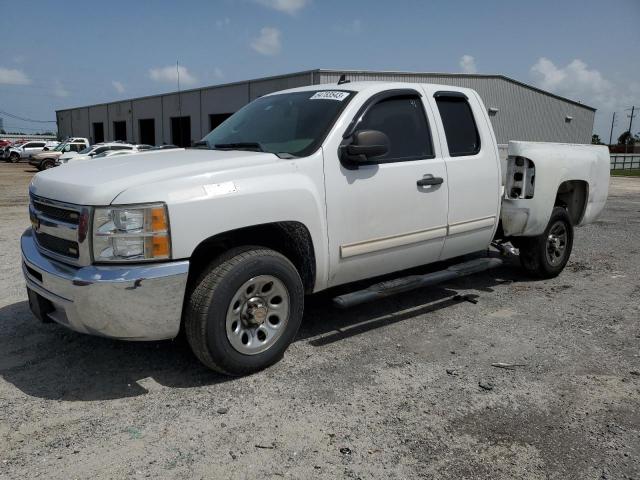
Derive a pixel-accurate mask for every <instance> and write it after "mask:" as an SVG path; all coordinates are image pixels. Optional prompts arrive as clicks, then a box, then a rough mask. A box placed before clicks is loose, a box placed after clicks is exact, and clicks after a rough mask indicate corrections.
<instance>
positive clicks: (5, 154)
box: [1, 141, 25, 162]
mask: <svg viewBox="0 0 640 480" xmlns="http://www.w3.org/2000/svg"><path fill="white" fill-rule="evenodd" d="M23 143H25V142H17V141H16V142H9V143H8V144H7V145H5V146H4V147H3V148H2V155H1V156H2V159H3V160H4V161H5V162H8V161H9V152H10V151H11V148H12V147H18V146H20V145H22V144H23Z"/></svg>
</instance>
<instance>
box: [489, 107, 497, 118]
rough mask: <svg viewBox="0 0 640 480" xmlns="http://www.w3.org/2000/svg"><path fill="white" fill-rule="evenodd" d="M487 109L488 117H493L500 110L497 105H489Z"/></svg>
mask: <svg viewBox="0 0 640 480" xmlns="http://www.w3.org/2000/svg"><path fill="white" fill-rule="evenodd" d="M488 110H489V116H490V117H495V116H496V115H497V114H498V112H499V111H500V109H499V108H498V107H489V108H488Z"/></svg>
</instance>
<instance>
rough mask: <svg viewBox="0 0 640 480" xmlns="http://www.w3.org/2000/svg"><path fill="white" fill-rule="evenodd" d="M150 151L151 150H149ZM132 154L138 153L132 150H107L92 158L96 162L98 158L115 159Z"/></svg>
mask: <svg viewBox="0 0 640 480" xmlns="http://www.w3.org/2000/svg"><path fill="white" fill-rule="evenodd" d="M150 150H152V149H150ZM134 153H138V151H133V150H107V151H106V152H102V153H99V154H97V155H94V156H93V159H94V160H97V159H99V158H106V157H115V156H117V155H131V154H134Z"/></svg>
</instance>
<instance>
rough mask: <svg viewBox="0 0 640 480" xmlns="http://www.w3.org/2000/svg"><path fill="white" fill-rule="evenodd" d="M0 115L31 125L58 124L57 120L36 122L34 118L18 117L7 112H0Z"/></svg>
mask: <svg viewBox="0 0 640 480" xmlns="http://www.w3.org/2000/svg"><path fill="white" fill-rule="evenodd" d="M0 115H6V116H7V117H9V118H13V119H14V120H22V121H23V122H29V123H56V121H55V120H34V119H32V118H24V117H20V116H18V115H14V114H13V113H9V112H5V111H3V110H0Z"/></svg>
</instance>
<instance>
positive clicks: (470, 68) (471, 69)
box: [459, 55, 478, 73]
mask: <svg viewBox="0 0 640 480" xmlns="http://www.w3.org/2000/svg"><path fill="white" fill-rule="evenodd" d="M459 65H460V68H461V69H462V71H463V72H464V73H477V72H478V67H477V66H476V59H475V58H473V57H472V56H471V55H463V56H462V57H461V58H460V63H459Z"/></svg>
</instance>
